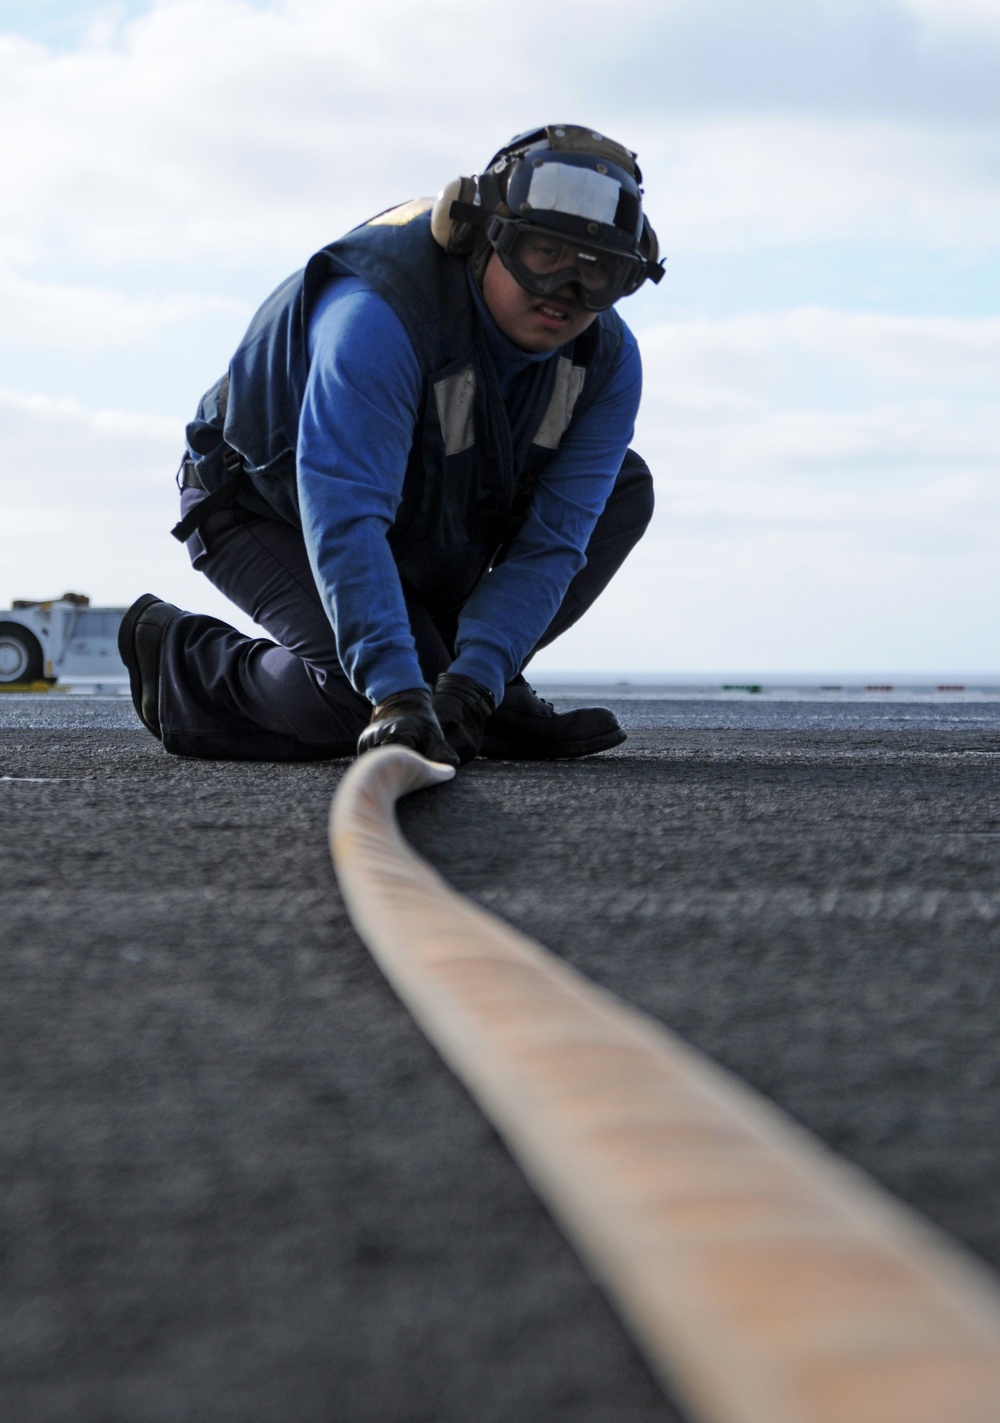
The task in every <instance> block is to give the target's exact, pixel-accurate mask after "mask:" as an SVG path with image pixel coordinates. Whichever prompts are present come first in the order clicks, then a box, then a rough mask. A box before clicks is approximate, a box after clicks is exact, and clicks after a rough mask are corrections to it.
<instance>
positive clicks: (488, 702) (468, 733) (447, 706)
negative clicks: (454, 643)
mask: <svg viewBox="0 0 1000 1423" xmlns="http://www.w3.org/2000/svg"><path fill="white" fill-rule="evenodd" d="M434 710H435V711H436V712H437V718H438V721H439V722H440V723H441V730H442V731H443V732H444V734H445V737H446V738H447V741H448V745H449V746H450V747H451V748H452V750H453V751H455V752H456V753H457V754H458V762H459V765H460V766H464V765H465V763H466V761H472V760H474V759H475V758H476V757H477V756H478V755H479V748H480V746H481V745H482V744H483V731H484V730H485V727H486V723H487V722H488V721H489V719H490V717H491V716H492V715H493V713H494V712H495V711H496V703H495V702H494V700H493V696H492V694H491V693H490V692H488V691H487V690H486V688H485V687H481V686H480V685H479V683H478V682H474V681H473V680H472V678H471V677H463V676H462V674H461V672H442V673H441V675H440V677H439V678H438V679H437V681H436V682H435V683H434Z"/></svg>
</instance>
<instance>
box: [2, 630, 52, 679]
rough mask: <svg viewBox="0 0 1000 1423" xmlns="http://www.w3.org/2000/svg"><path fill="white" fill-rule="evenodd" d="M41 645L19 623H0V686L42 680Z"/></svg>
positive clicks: (42, 661)
mask: <svg viewBox="0 0 1000 1423" xmlns="http://www.w3.org/2000/svg"><path fill="white" fill-rule="evenodd" d="M44 673H45V659H44V658H43V656H42V645H41V643H40V642H39V641H38V638H37V637H36V636H35V634H34V633H33V632H29V631H28V629H27V628H26V627H22V626H21V624H20V623H0V686H4V687H6V686H17V685H20V684H22V683H30V682H41V681H43V680H44Z"/></svg>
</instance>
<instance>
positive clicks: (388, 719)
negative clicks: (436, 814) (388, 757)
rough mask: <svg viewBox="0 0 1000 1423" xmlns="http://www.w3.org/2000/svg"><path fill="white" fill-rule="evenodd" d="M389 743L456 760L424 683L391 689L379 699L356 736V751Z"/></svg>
mask: <svg viewBox="0 0 1000 1423" xmlns="http://www.w3.org/2000/svg"><path fill="white" fill-rule="evenodd" d="M390 745H392V746H409V747H410V748H411V750H413V751H419V752H420V755H421V756H426V757H427V759H428V761H443V762H444V764H445V765H446V766H457V765H459V764H460V762H459V759H458V756H457V755H456V754H455V752H454V751H453V750H452V749H451V747H450V746H449V745H448V742H447V741H446V740H445V738H444V734H443V733H442V731H441V726H440V724H439V722H438V719H437V717H436V715H435V714H434V704H433V702H432V701H431V694H430V692H429V691H428V690H427V688H426V687H410V688H408V689H407V690H406V691H405V692H393V694H392V696H391V697H386V699H385V701H383V702H379V704H378V706H377V707H375V709H374V710H373V712H372V719H371V721H370V722H369V723H368V725H367V726H366V727H365V729H364V731H363V732H362V733H361V735H360V736H359V737H358V755H359V756H360V755H362V754H363V753H364V752H365V751H371V750H372V748H373V747H375V746H390Z"/></svg>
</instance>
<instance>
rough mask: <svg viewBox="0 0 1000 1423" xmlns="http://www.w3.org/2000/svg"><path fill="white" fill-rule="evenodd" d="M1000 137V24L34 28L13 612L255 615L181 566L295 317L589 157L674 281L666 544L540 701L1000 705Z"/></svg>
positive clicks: (1, 545) (11, 330)
mask: <svg viewBox="0 0 1000 1423" xmlns="http://www.w3.org/2000/svg"><path fill="white" fill-rule="evenodd" d="M998 120H1000V0H755V3H754V4H752V5H749V4H747V3H746V0H616V3H615V4H614V5H611V4H609V3H602V4H597V3H595V0H572V3H568V0H547V3H545V4H537V3H529V0H505V3H504V4H503V5H498V6H496V7H489V6H487V5H486V4H484V3H481V2H480V0H366V3H364V4H346V3H342V0H256V3H248V0H119V3H110V4H101V3H82V2H81V0H0V129H2V132H3V134H4V143H3V150H2V158H0V163H2V173H0V507H2V515H0V606H6V605H7V604H8V603H9V600H10V599H11V598H15V597H46V596H51V595H53V594H58V593H60V592H62V591H63V590H64V589H67V588H72V589H79V590H80V591H84V592H87V593H89V594H90V595H91V597H92V598H93V599H94V600H95V601H100V602H103V603H119V604H124V603H128V602H131V600H132V599H133V598H134V597H135V596H136V595H137V594H138V593H140V592H144V591H146V590H152V591H154V592H157V593H159V594H160V596H162V597H166V598H169V599H171V600H172V601H175V602H178V603H180V604H182V605H183V606H186V607H190V608H197V609H202V610H205V611H211V612H217V613H220V614H222V615H223V616H225V615H227V614H226V611H225V610H226V608H227V606H228V605H226V604H225V603H224V600H222V598H221V596H220V595H217V594H216V593H214V591H213V590H212V588H211V587H210V585H208V584H207V583H206V582H205V581H204V580H203V579H201V578H200V577H198V576H197V575H195V574H193V573H192V572H191V571H190V570H189V568H187V566H186V561H185V555H184V552H183V550H182V549H181V548H180V546H179V545H177V544H175V543H174V541H173V540H172V539H170V538H169V536H168V533H167V531H168V529H169V527H170V525H171V524H172V522H173V521H174V519H175V517H176V513H175V509H176V497H175V492H174V489H173V485H172V476H173V473H174V470H175V468H176V465H177V462H178V458H179V453H180V448H181V441H182V435H183V426H184V423H185V421H186V420H187V419H189V418H190V416H191V414H192V413H193V410H194V407H195V405H196V403H197V400H198V397H199V395H200V394H201V392H202V390H203V389H204V388H205V387H206V386H208V385H209V384H210V383H211V382H212V381H213V380H215V378H216V377H217V376H218V375H219V374H220V373H221V372H222V371H223V370H224V369H225V366H226V364H227V362H228V359H229V356H230V354H231V352H232V349H233V347H234V346H235V344H236V342H237V340H238V339H239V337H240V335H241V333H242V331H243V329H244V327H245V325H246V323H247V321H248V319H249V317H250V315H251V314H252V312H253V310H254V309H255V307H256V306H257V305H258V304H259V302H260V301H261V300H262V298H263V297H264V296H265V295H266V294H267V292H268V291H269V290H270V289H271V288H272V287H273V286H275V285H276V284H277V283H278V281H280V280H281V279H282V278H284V277H285V276H286V275H287V274H288V273H289V272H290V271H292V270H294V269H295V268H297V267H299V266H301V265H302V263H303V261H304V260H305V258H306V257H307V256H308V255H309V254H310V253H311V252H312V251H314V250H315V249H316V248H317V247H319V246H322V245H323V243H324V242H326V241H328V240H330V239H331V238H333V237H335V236H337V235H339V234H340V233H341V232H342V231H344V230H345V229H346V228H348V227H350V226H353V225H354V224H355V223H357V222H359V221H361V220H363V219H364V218H365V217H367V216H369V215H370V214H372V213H374V212H377V211H379V210H380V209H382V208H385V207H387V206H390V205H391V204H393V203H395V202H397V201H401V200H402V199H404V198H407V197H410V196H413V195H415V194H421V193H433V192H435V191H436V190H437V189H438V188H439V187H440V186H441V184H442V183H443V182H445V181H446V180H447V179H448V178H450V177H452V176H453V175H455V174H456V173H460V172H462V173H467V172H470V171H474V170H475V169H477V168H478V167H479V166H481V165H482V163H484V162H485V161H486V159H487V158H488V157H489V155H490V154H491V153H492V152H493V150H494V149H495V148H497V147H498V146H499V144H500V143H501V142H503V141H504V140H505V139H506V138H508V137H509V136H510V135H511V134H512V133H514V132H517V131H519V130H522V129H524V128H527V127H529V126H532V125H534V124H537V123H544V122H556V121H567V122H568V121H572V122H581V123H587V124H592V125H594V126H595V127H598V128H600V129H602V130H603V131H604V132H607V133H609V134H611V135H612V136H614V137H616V138H619V139H621V140H622V141H624V142H626V143H628V144H629V146H630V147H632V148H635V149H637V150H638V151H639V155H640V160H641V161H642V164H643V168H644V171H645V176H646V188H647V205H648V210H649V212H650V215H651V217H652V220H653V222H654V225H655V226H656V227H657V229H658V231H659V233H660V237H661V242H662V246H663V248H664V250H665V252H666V254H667V257H668V264H667V277H666V279H665V280H664V281H663V282H662V283H661V285H660V286H659V287H658V288H655V289H653V288H644V289H643V291H642V292H641V293H640V294H639V295H637V296H636V297H633V298H631V299H629V300H628V301H627V302H626V303H624V304H623V307H622V308H621V309H622V313H623V315H624V316H625V317H626V319H627V320H628V321H629V323H630V324H631V325H632V326H633V328H634V329H635V330H636V332H637V334H638V336H639V338H640V344H641V346H642V350H643V357H644V363H645V397H644V403H643V410H642V414H641V417H640V424H639V428H638V430H637V434H636V441H635V443H636V446H637V448H638V449H639V450H640V451H641V452H642V453H643V454H644V455H645V457H646V459H647V460H648V462H649V463H650V465H651V466H652V468H653V470H654V474H655V476H656V483H657V490H658V511H657V515H656V520H655V523H654V525H653V527H652V529H651V531H650V533H649V535H648V536H647V538H646V540H645V541H644V543H643V545H642V546H641V547H640V549H639V550H638V551H637V552H636V553H635V554H634V555H633V556H632V560H631V561H630V563H629V564H628V565H626V568H625V569H624V570H623V572H622V573H621V574H620V575H619V578H618V580H617V581H616V584H615V585H614V586H613V587H612V589H611V590H609V592H608V593H607V594H606V595H605V598H604V599H603V600H602V602H601V604H599V605H598V607H596V608H595V609H594V610H593V611H592V613H591V614H590V615H589V616H588V618H587V619H586V620H585V622H584V623H583V624H581V625H580V627H579V629H577V630H575V631H574V632H573V633H571V634H570V635H568V636H567V637H566V638H564V639H563V640H562V641H561V642H560V643H559V644H558V645H557V646H555V647H554V648H552V649H551V650H549V651H548V652H547V653H546V654H545V660H544V663H542V662H541V661H540V665H542V666H544V667H546V668H548V669H550V670H582V671H595V672H596V671H605V672H627V671H646V672H677V671H694V670H699V671H706V672H711V671H737V670H742V671H746V672H764V671H778V670H784V671H797V672H800V673H809V672H815V671H826V672H830V671H835V670H836V671H852V670H853V671H876V670H877V671H882V672H890V671H892V672H900V671H907V670H909V671H922V672H928V673H934V672H939V673H943V672H996V671H997V670H998V664H1000V656H998V639H997V632H996V623H997V611H998V607H997V603H998V599H997V581H998V568H1000V532H998V527H1000V520H998V515H1000V478H998V476H1000V438H998V437H1000V408H998V378H1000V266H998V256H1000V122H998ZM232 620H233V621H237V622H239V619H238V618H234V619H232ZM240 625H241V626H242V625H244V624H242V623H240Z"/></svg>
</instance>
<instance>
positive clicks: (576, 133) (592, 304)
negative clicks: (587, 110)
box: [432, 124, 663, 311]
mask: <svg viewBox="0 0 1000 1423" xmlns="http://www.w3.org/2000/svg"><path fill="white" fill-rule="evenodd" d="M641 183H642V174H641V172H640V171H639V167H638V164H637V163H636V161H635V154H634V153H632V152H631V151H630V150H629V149H627V148H623V147H622V146H621V144H618V143H615V142H614V141H613V140H612V139H609V138H605V137H604V136H603V135H602V134H599V133H595V132H594V131H593V130H592V129H587V128H582V127H580V126H578V125H573V124H553V125H549V126H548V127H547V128H541V129H532V130H530V131H529V132H527V133H523V134H519V135H518V136H517V137H516V138H514V139H512V140H511V141H510V143H508V144H506V145H505V146H504V147H503V148H501V149H500V151H499V153H496V154H494V156H493V157H492V158H491V159H490V162H489V164H488V166H487V168H486V171H485V172H484V173H482V174H481V175H480V176H478V177H476V178H471V179H470V178H460V179H457V180H455V182H453V183H451V184H449V185H448V186H447V187H446V188H445V189H444V190H443V191H442V193H441V195H440V197H439V198H438V201H437V203H436V205H435V208H434V212H433V214H432V230H433V232H434V235H435V237H436V238H437V240H438V241H439V242H440V243H441V245H442V246H444V247H445V249H446V250H447V251H449V252H463V251H464V252H471V251H472V250H473V249H474V247H475V246H476V245H477V237H478V236H479V234H485V238H486V240H487V242H488V243H489V247H490V248H491V249H492V250H493V251H495V252H496V253H497V255H498V256H499V258H500V260H501V261H502V262H503V264H504V266H505V267H506V268H507V270H508V271H509V272H510V273H511V275H512V276H513V277H514V278H515V280H516V281H518V282H519V283H520V284H521V286H523V287H525V288H526V289H527V290H528V291H530V292H533V293H535V294H537V295H538V296H551V295H552V293H553V292H555V291H558V290H559V288H560V287H563V286H566V285H567V284H572V285H574V286H576V288H577V290H578V292H579V294H580V299H581V301H582V303H583V305H584V306H585V307H587V308H588V309H589V310H590V311H604V310H606V309H607V308H608V307H609V306H612V305H613V304H614V303H615V302H616V301H618V300H619V298H621V297H623V296H628V295H630V294H631V293H632V292H634V291H636V290H638V288H639V287H640V286H641V285H642V283H643V282H644V281H646V279H647V278H649V280H651V281H653V282H658V281H659V280H660V279H661V277H662V276H663V264H662V263H661V262H660V261H659V260H658V259H659V247H658V244H657V241H656V234H655V233H654V232H653V229H652V227H650V225H649V222H648V220H647V218H646V216H645V214H644V213H643V210H642V188H641V186H640V185H641ZM480 240H481V239H480Z"/></svg>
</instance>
